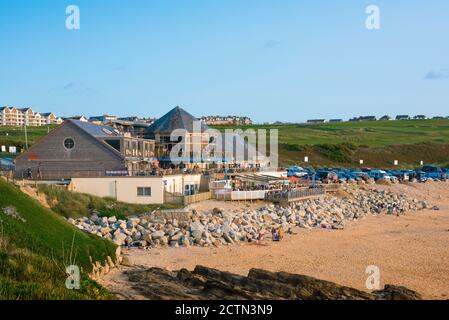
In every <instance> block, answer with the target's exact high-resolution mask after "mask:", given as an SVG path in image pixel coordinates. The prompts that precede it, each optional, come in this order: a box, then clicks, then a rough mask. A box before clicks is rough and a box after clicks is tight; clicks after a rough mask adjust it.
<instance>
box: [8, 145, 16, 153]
mask: <svg viewBox="0 0 449 320" xmlns="http://www.w3.org/2000/svg"><path fill="white" fill-rule="evenodd" d="M16 152H17V148H16V147H12V146H10V147H9V153H16Z"/></svg>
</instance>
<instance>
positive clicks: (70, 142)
mask: <svg viewBox="0 0 449 320" xmlns="http://www.w3.org/2000/svg"><path fill="white" fill-rule="evenodd" d="M64 147H65V148H66V149H67V150H71V149H73V148H74V147H75V141H73V139H72V138H67V139H65V140H64Z"/></svg>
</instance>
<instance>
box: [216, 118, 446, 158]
mask: <svg viewBox="0 0 449 320" xmlns="http://www.w3.org/2000/svg"><path fill="white" fill-rule="evenodd" d="M215 128H217V129H219V130H221V131H223V130H225V129H235V128H236V127H225V126H217V127H215ZM239 129H242V130H247V129H255V130H257V129H266V130H270V129H277V130H278V134H279V161H280V163H281V164H282V165H291V164H303V163H302V162H301V160H302V159H304V156H308V157H309V159H310V164H311V165H329V166H336V165H337V166H338V165H341V166H347V165H358V164H359V160H360V159H363V160H364V163H365V165H367V166H383V167H388V166H392V164H393V162H394V160H399V161H400V163H401V164H402V165H403V166H416V165H418V164H419V163H420V161H424V162H426V163H436V164H447V163H449V120H407V121H373V122H342V123H325V124H319V125H307V124H289V125H253V126H243V127H239Z"/></svg>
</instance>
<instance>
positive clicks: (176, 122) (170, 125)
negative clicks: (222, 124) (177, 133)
mask: <svg viewBox="0 0 449 320" xmlns="http://www.w3.org/2000/svg"><path fill="white" fill-rule="evenodd" d="M195 121H200V120H198V119H197V118H195V117H194V116H192V115H191V114H190V113H188V112H187V111H185V110H184V109H182V108H180V107H176V108H174V109H172V110H170V111H169V112H168V113H166V114H165V115H164V116H163V117H162V118H160V119H158V120H156V121H155V122H154V123H153V124H152V125H151V126H149V127H148V128H147V129H146V130H145V136H152V135H155V134H171V133H172V132H173V130H175V129H185V130H186V131H187V132H193V123H194V122H195ZM207 129H209V127H208V126H207V125H206V124H204V123H203V122H201V132H204V131H206V130H207Z"/></svg>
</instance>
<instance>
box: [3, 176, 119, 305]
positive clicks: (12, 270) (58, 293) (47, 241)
mask: <svg viewBox="0 0 449 320" xmlns="http://www.w3.org/2000/svg"><path fill="white" fill-rule="evenodd" d="M9 206H14V207H15V208H16V209H17V211H18V212H19V213H20V215H21V216H22V217H23V218H24V219H25V220H26V222H25V223H23V222H21V221H18V220H16V219H14V218H12V217H10V216H7V215H5V214H4V212H3V208H5V207H9ZM0 220H1V222H0V299H110V298H112V296H111V295H110V294H109V293H108V292H107V291H106V290H105V289H103V288H102V287H101V286H99V285H98V284H96V283H95V282H93V281H92V280H90V279H88V278H87V276H86V272H90V271H91V263H90V258H89V256H91V257H92V259H93V260H94V261H104V260H105V259H106V257H107V256H111V257H112V258H114V256H115V249H116V247H115V245H114V244H113V243H111V242H109V241H106V240H103V239H101V238H99V237H96V236H93V235H88V234H86V233H84V232H82V231H80V230H78V229H77V228H75V227H73V226H72V225H70V224H69V223H67V222H66V221H65V220H64V219H63V218H62V217H61V216H60V215H58V214H56V213H54V212H53V211H51V210H49V209H46V208H44V207H42V206H41V205H40V204H39V203H38V202H37V201H35V200H33V199H31V198H30V197H28V196H27V195H25V194H24V193H22V192H21V191H20V190H19V189H18V188H17V187H15V186H14V185H11V184H9V183H7V182H5V181H4V180H1V179H0ZM72 242H73V245H72ZM70 252H71V254H70ZM71 263H73V264H76V265H78V266H79V267H80V268H81V269H82V270H83V271H82V283H81V289H80V290H68V289H66V288H65V279H66V277H67V276H66V274H65V272H64V270H65V267H66V266H68V265H69V264H71Z"/></svg>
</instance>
